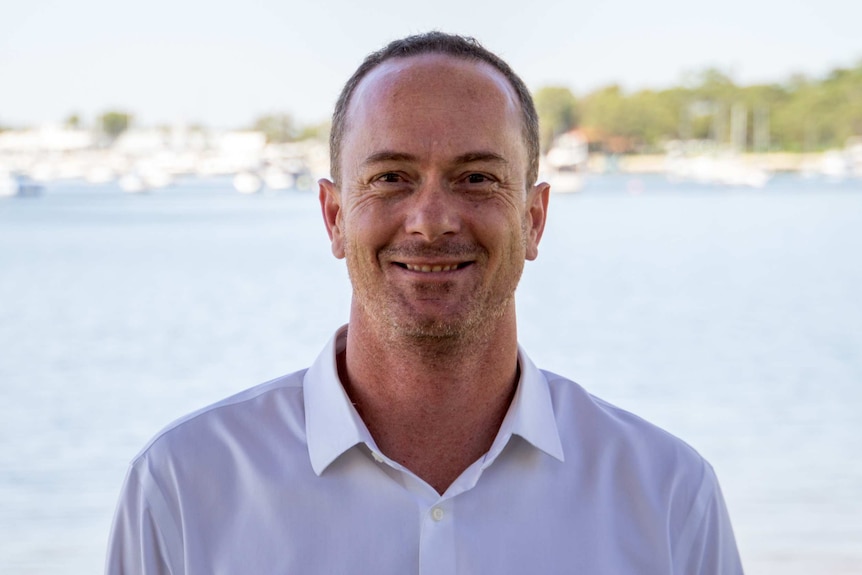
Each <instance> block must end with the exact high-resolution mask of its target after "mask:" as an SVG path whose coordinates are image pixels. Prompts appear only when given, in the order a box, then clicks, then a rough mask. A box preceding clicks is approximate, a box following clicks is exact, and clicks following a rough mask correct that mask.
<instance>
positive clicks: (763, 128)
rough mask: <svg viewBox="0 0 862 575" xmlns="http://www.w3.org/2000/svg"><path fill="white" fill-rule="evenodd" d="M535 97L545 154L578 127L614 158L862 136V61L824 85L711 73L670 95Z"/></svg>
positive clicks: (557, 92) (828, 142) (550, 93)
mask: <svg viewBox="0 0 862 575" xmlns="http://www.w3.org/2000/svg"><path fill="white" fill-rule="evenodd" d="M534 96H535V100H536V108H537V110H538V112H539V118H540V125H541V129H542V144H543V146H544V147H545V149H547V147H548V146H550V144H551V142H552V140H553V138H554V137H555V136H556V135H558V134H561V133H563V132H566V131H569V130H571V129H574V128H578V129H580V130H581V131H582V132H583V133H584V134H585V135H586V137H587V139H588V140H589V142H590V148H591V149H593V150H596V151H604V152H610V153H651V152H663V151H664V147H665V144H666V143H667V142H668V141H671V140H688V141H691V140H695V141H701V142H704V143H706V145H716V146H733V147H735V148H737V149H739V150H740V151H743V150H748V151H759V152H766V151H791V152H809V151H811V152H813V151H822V150H826V149H834V148H843V147H844V146H845V145H846V142H847V140H848V139H849V138H851V137H854V136H862V61H860V62H859V64H857V65H856V66H855V67H851V68H838V69H835V70H832V71H831V72H830V73H829V74H827V75H826V76H825V77H823V78H820V79H809V78H806V77H804V76H801V75H797V76H793V77H791V78H790V79H789V80H787V81H786V82H784V83H779V84H762V85H752V86H740V85H737V84H736V83H735V82H734V81H733V80H732V79H731V78H730V77H729V76H728V75H727V74H725V73H723V72H721V71H720V70H716V69H707V70H704V71H702V72H699V73H696V74H693V75H690V76H689V77H688V78H687V79H686V80H685V81H684V82H683V85H681V86H676V87H671V88H667V89H663V90H640V91H636V92H631V93H626V92H625V91H624V90H623V89H622V88H620V87H619V86H617V85H611V86H607V87H604V88H600V89H598V90H595V91H593V92H591V93H589V94H587V95H585V96H582V97H576V96H575V95H574V94H573V93H572V92H571V90H569V89H568V88H567V87H564V86H545V87H543V88H541V89H539V90H537V91H536V92H535V94H534Z"/></svg>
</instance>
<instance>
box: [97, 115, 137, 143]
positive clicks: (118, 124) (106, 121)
mask: <svg viewBox="0 0 862 575" xmlns="http://www.w3.org/2000/svg"><path fill="white" fill-rule="evenodd" d="M132 119H133V118H132V115H131V114H127V113H126V112H120V111H116V110H112V111H108V112H105V113H104V114H102V115H101V116H99V118H98V120H99V126H101V129H102V132H104V133H105V134H107V136H108V137H109V138H111V139H112V140H114V139H116V138H117V136H119V135H120V134H122V133H123V132H125V131H126V130H128V129H129V127H130V126H131V125H132Z"/></svg>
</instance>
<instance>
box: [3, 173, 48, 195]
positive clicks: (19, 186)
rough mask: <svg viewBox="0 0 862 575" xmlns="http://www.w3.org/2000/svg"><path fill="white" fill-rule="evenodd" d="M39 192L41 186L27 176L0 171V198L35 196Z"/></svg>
mask: <svg viewBox="0 0 862 575" xmlns="http://www.w3.org/2000/svg"><path fill="white" fill-rule="evenodd" d="M41 192H42V186H40V185H39V184H37V183H35V182H33V181H32V180H30V178H28V177H27V176H22V175H20V174H15V173H13V172H7V171H3V172H0V198H14V197H22V196H36V195H39V193H41Z"/></svg>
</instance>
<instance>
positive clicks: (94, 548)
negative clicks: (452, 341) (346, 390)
mask: <svg viewBox="0 0 862 575" xmlns="http://www.w3.org/2000/svg"><path fill="white" fill-rule="evenodd" d="M627 190H642V192H641V193H638V194H633V193H629V192H627ZM551 202H552V203H551V211H550V221H549V224H548V229H547V230H546V235H545V238H544V240H543V243H542V246H541V250H540V256H539V260H537V261H536V262H532V263H530V264H528V266H527V269H526V272H525V277H524V279H523V282H522V286H521V289H520V291H519V294H518V299H519V303H518V305H519V315H520V318H521V319H520V326H521V341H522V343H523V344H524V345H525V346H526V348H527V349H528V351H529V352H530V354H531V355H532V357H533V359H534V360H536V362H537V363H538V364H539V365H540V366H542V367H545V368H547V369H551V370H553V371H557V372H560V373H563V374H566V375H568V376H570V377H572V378H573V379H576V380H577V381H579V382H580V383H581V384H582V385H584V386H586V387H587V388H588V389H590V390H591V391H592V392H593V393H595V394H597V395H599V396H602V397H604V398H605V399H608V400H610V401H612V402H615V403H617V404H619V405H621V406H623V407H625V408H628V409H631V410H632V411H635V412H637V413H639V414H641V415H643V416H645V417H647V418H648V419H651V420H653V421H654V422H656V423H658V424H659V425H662V426H663V427H665V428H666V429H668V430H670V431H671V432H673V433H675V434H677V435H679V436H681V437H683V438H684V439H686V440H687V441H688V442H689V443H691V444H692V445H694V446H695V447H696V448H697V449H698V450H699V451H701V453H703V454H704V455H705V456H706V457H707V458H708V459H710V461H711V462H712V463H713V465H714V467H715V468H716V470H717V472H718V475H719V478H720V479H721V481H722V486H723V489H724V491H725V496H726V498H727V501H728V506H729V507H730V511H731V515H732V517H733V520H734V525H735V529H736V532H737V538H738V540H739V545H740V548H741V551H742V554H743V562H744V563H745V565H746V568H747V571H748V573H749V574H750V575H751V574H753V575H758V574H765V575H766V574H776V575H777V574H782V575H785V574H803V573H804V574H806V575H809V574H820V573H822V574H850V573H856V574H859V573H862V182H858V181H857V182H845V183H842V184H831V183H827V182H821V181H816V180H799V179H796V178H793V177H789V176H788V177H782V178H776V179H775V180H773V181H772V182H770V184H769V186H768V187H767V188H766V189H764V190H759V191H751V190H728V189H718V188H710V187H704V186H694V185H680V184H676V185H671V184H668V183H666V182H665V181H664V180H663V179H661V178H658V177H655V178H642V179H640V180H637V181H634V180H632V179H630V178H626V177H604V178H594V179H592V180H590V181H589V182H588V186H587V188H586V190H585V191H584V193H581V194H578V195H571V196H553V197H552V199H551ZM348 301H349V291H348V288H347V275H346V273H345V271H344V269H343V266H342V263H341V262H339V261H337V260H335V259H333V258H332V257H331V255H330V253H329V247H328V242H327V239H326V234H325V231H324V228H323V225H322V223H321V219H320V215H319V210H318V207H317V202H316V194H312V193H294V194H282V195H273V196H266V195H264V196H259V197H245V196H240V195H239V194H236V193H234V192H232V191H231V190H230V189H229V185H228V183H227V182H225V181H189V182H184V183H180V184H179V185H177V186H176V187H174V188H173V189H169V190H164V191H161V192H157V193H153V194H150V195H147V196H128V195H124V194H122V193H121V192H119V191H118V190H117V189H116V188H113V187H110V186H103V187H98V186H85V185H83V184H73V183H64V184H55V185H51V186H49V187H48V189H47V190H46V193H45V194H44V195H43V196H42V197H40V198H34V199H20V200H10V201H2V202H0V572H2V573H4V574H5V573H8V574H10V575H24V574H27V575H31V574H38V575H53V574H60V573H68V574H72V575H83V574H91V573H99V572H100V571H101V570H102V562H103V556H104V548H105V541H106V537H107V532H108V528H109V525H110V520H111V515H112V512H113V507H114V504H115V501H116V498H117V495H118V491H119V488H120V484H121V482H122V479H123V475H124V473H125V469H126V465H127V462H128V461H129V460H130V459H131V457H133V456H134V454H135V453H136V452H137V451H138V450H139V449H140V448H141V447H142V446H143V444H144V443H145V442H146V441H147V440H148V439H149V438H150V437H151V436H152V435H153V434H154V433H155V432H156V431H158V430H159V428H161V427H162V426H164V425H165V424H167V423H168V422H170V421H171V420H172V419H174V418H176V417H178V416H180V415H182V414H183V413H185V412H187V411H189V410H191V409H194V408H197V407H201V406H203V405H205V404H207V403H210V402H212V401H215V400H217V399H220V398H221V397H223V396H225V395H227V394H229V393H233V392H236V391H239V390H240V389H243V388H245V387H248V386H251V385H254V384H256V383H259V382H261V381H263V380H266V379H269V378H272V377H275V376H277V375H280V374H282V373H285V372H288V371H293V370H296V369H300V368H302V367H305V366H307V365H308V364H309V363H310V362H311V361H312V359H313V358H314V357H315V356H316V354H317V352H318V351H319V349H320V348H321V347H322V346H323V345H324V343H325V342H326V340H327V339H328V338H329V336H330V334H331V333H332V331H333V330H334V329H335V328H337V327H338V326H339V325H341V324H342V323H343V322H344V321H345V320H346V317H347V308H348Z"/></svg>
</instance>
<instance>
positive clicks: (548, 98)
mask: <svg viewBox="0 0 862 575" xmlns="http://www.w3.org/2000/svg"><path fill="white" fill-rule="evenodd" d="M533 100H534V102H535V103H536V112H537V113H538V114H539V129H540V133H541V143H542V149H543V150H547V149H548V148H549V147H550V145H551V143H552V142H553V141H554V138H555V137H556V136H559V135H560V134H563V133H565V132H568V131H569V130H571V129H572V128H574V127H575V126H577V125H578V119H579V114H578V101H577V99H576V98H575V96H574V94H572V92H571V90H569V89H568V88H565V87H563V86H545V87H544V88H540V89H539V90H538V91H537V92H536V93H535V95H534V96H533Z"/></svg>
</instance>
